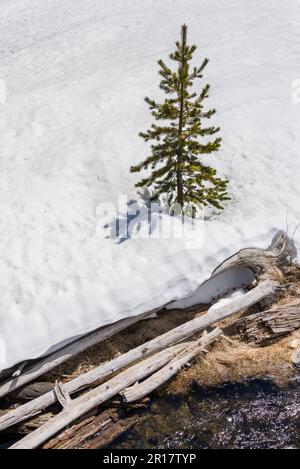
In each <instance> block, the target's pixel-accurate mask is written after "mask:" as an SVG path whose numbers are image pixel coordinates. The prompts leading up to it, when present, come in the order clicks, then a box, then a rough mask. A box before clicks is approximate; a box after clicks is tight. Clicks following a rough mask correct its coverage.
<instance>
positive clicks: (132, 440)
mask: <svg viewBox="0 0 300 469" xmlns="http://www.w3.org/2000/svg"><path fill="white" fill-rule="evenodd" d="M110 447H111V448H167V449H180V448H182V449H184V448H188V449H195V448H203V449H205V448H215V449H221V448H222V449H223V448H224V449H225V448H228V449H229V448H236V449H239V448H253V449H255V448H257V449H259V448H261V449H264V448H269V449H271V448H277V449H283V448H297V449H299V448H300V381H296V380H295V381H294V382H293V383H292V384H291V385H290V386H289V387H288V388H282V389H278V388H276V387H275V386H273V385H272V384H269V383H266V382H261V381H254V382H251V383H249V384H247V385H226V386H223V387H222V388H219V389H214V390H210V391H203V390H199V389H194V390H193V391H192V392H191V393H190V395H189V397H188V398H187V399H182V398H180V399H179V398H161V399H158V400H157V399H156V400H155V402H154V401H153V403H152V404H151V407H150V416H149V415H148V418H147V419H146V420H145V421H143V422H141V423H139V424H138V425H137V426H136V427H135V428H134V430H130V431H128V432H127V433H126V434H125V435H123V437H121V438H119V439H118V440H116V441H115V442H114V444H113V445H111V446H110Z"/></svg>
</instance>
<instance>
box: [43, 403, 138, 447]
mask: <svg viewBox="0 0 300 469" xmlns="http://www.w3.org/2000/svg"><path fill="white" fill-rule="evenodd" d="M141 419H142V417H140V416H139V415H131V416H125V417H121V416H120V412H119V411H118V410H116V409H109V410H106V411H104V412H102V413H101V414H100V415H96V416H94V417H89V418H86V419H84V420H82V421H81V422H79V423H78V424H76V425H73V426H72V427H71V428H68V429H67V430H65V431H64V432H63V433H61V434H60V435H58V436H57V437H56V438H53V439H52V440H50V441H49V442H48V443H46V444H45V445H44V446H43V449H78V448H80V449H100V448H104V447H105V446H107V445H109V444H110V443H112V442H113V441H114V440H115V438H118V437H119V436H120V435H122V433H124V432H125V431H127V430H129V429H130V428H131V427H132V426H133V425H135V424H136V423H137V422H138V421H140V420H141Z"/></svg>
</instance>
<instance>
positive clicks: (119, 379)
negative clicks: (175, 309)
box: [10, 344, 186, 449]
mask: <svg viewBox="0 0 300 469" xmlns="http://www.w3.org/2000/svg"><path fill="white" fill-rule="evenodd" d="M185 346H186V345H185V344H178V345H174V346H173V347H170V348H169V349H167V350H163V351H161V352H159V353H157V354H156V355H153V356H151V357H149V358H147V359H146V360H144V361H142V362H140V363H138V364H136V365H134V366H132V367H131V368H128V369H127V370H125V371H123V372H121V373H120V374H118V375H117V376H115V377H114V378H112V379H110V380H109V381H106V382H105V383H103V384H100V385H99V386H97V387H96V388H95V389H93V390H91V391H89V392H87V393H85V394H83V395H82V396H80V397H77V399H74V400H72V401H71V402H69V403H68V405H66V406H65V407H64V409H63V411H62V412H61V413H60V414H58V415H56V416H55V417H53V418H52V419H51V420H50V421H49V422H47V423H45V424H44V425H42V426H41V427H40V428H39V429H38V430H36V431H34V432H32V433H31V434H30V435H27V436H26V437H25V438H23V439H22V440H20V441H19V442H17V443H15V444H14V445H13V446H11V447H10V448H11V449H33V448H37V447H38V446H40V445H42V444H43V443H44V442H45V441H47V440H48V439H49V438H51V437H52V436H53V435H56V434H57V433H58V432H59V431H61V430H62V429H63V428H65V427H66V426H67V425H69V424H70V423H72V422H74V421H75V420H76V419H78V418H80V417H81V416H83V415H85V414H86V413H87V412H89V411H91V410H92V409H94V408H95V407H97V406H99V405H100V404H102V403H103V402H105V401H107V400H108V399H110V398H111V397H113V396H115V395H117V394H119V392H120V391H122V390H123V389H125V388H126V387H128V386H130V385H132V384H133V383H135V382H136V381H139V380H141V379H143V378H145V377H146V376H149V375H150V374H152V373H154V372H155V371H157V370H159V369H160V368H161V367H162V366H164V365H165V364H166V363H168V362H169V361H170V360H172V358H173V357H174V356H175V355H176V354H178V353H180V352H181V351H182V350H183V348H184V347H185Z"/></svg>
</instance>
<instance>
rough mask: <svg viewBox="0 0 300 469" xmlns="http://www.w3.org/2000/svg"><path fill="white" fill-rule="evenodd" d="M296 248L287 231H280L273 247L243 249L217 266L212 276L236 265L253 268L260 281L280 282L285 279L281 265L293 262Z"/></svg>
mask: <svg viewBox="0 0 300 469" xmlns="http://www.w3.org/2000/svg"><path fill="white" fill-rule="evenodd" d="M294 249H295V248H294V244H293V241H292V240H290V239H289V238H288V236H287V235H286V233H280V234H279V235H278V236H277V239H276V241H275V242H274V243H273V246H272V247H271V248H269V249H265V250H264V249H255V248H249V249H242V250H241V251H239V252H237V253H235V254H234V255H233V256H231V257H229V258H228V259H226V260H225V261H224V262H223V263H222V264H221V265H220V266H219V267H217V268H216V269H215V271H214V272H213V274H212V276H213V277H214V276H216V275H218V274H220V273H221V272H224V271H225V270H229V269H232V268H234V267H247V268H249V269H250V270H252V272H253V273H254V275H255V278H256V280H257V281H258V282H262V281H264V280H266V279H269V280H274V281H278V282H280V281H281V280H282V279H283V272H282V269H281V267H282V266H286V265H288V264H289V263H290V262H291V259H292V256H293V253H294Z"/></svg>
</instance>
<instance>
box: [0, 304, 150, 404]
mask: <svg viewBox="0 0 300 469" xmlns="http://www.w3.org/2000/svg"><path fill="white" fill-rule="evenodd" d="M155 311H157V310H155ZM155 311H150V312H148V313H144V314H140V315H139V316H135V317H131V318H126V319H122V320H121V321H118V322H116V323H114V324H111V325H109V326H106V327H103V328H101V329H98V330H97V331H95V332H92V333H91V334H89V335H87V336H84V337H82V338H80V339H78V340H76V341H75V342H72V343H71V344H69V345H66V346H65V347H63V348H62V349H60V350H58V351H56V352H54V353H52V354H51V355H48V356H47V357H45V358H43V359H42V360H40V361H38V362H37V363H36V364H35V365H33V366H32V367H30V368H28V369H25V370H24V371H23V372H22V373H21V374H20V375H19V376H17V377H16V378H14V379H9V380H7V381H6V382H4V383H3V384H1V385H0V398H2V397H4V396H6V395H7V394H9V393H11V392H13V391H15V390H16V389H18V388H20V387H22V386H24V385H25V384H27V383H29V382H31V381H33V380H35V379H36V378H38V377H39V376H42V375H43V374H45V373H48V372H49V371H51V370H52V369H53V368H56V367H57V366H59V365H61V364H62V363H64V362H65V361H67V360H69V359H70V358H72V357H74V356H76V355H78V354H79V353H81V352H84V351H85V350H87V349H88V348H90V347H92V346H94V345H96V344H99V343H100V342H103V341H104V340H106V339H108V338H110V337H112V336H113V335H115V334H117V333H118V332H120V331H123V330H124V329H127V328H128V327H130V326H132V325H133V324H136V323H137V322H139V321H142V320H143V319H147V318H149V317H150V316H152V315H153V314H154V313H155Z"/></svg>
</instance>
